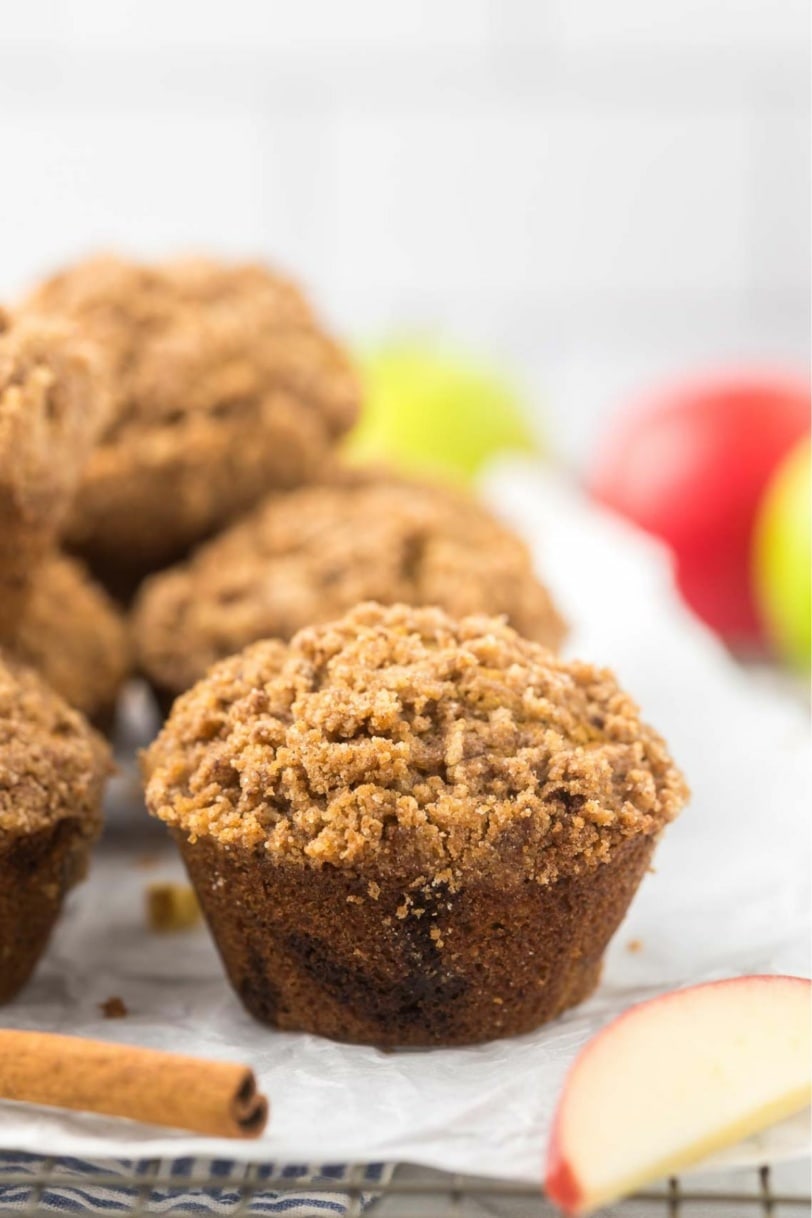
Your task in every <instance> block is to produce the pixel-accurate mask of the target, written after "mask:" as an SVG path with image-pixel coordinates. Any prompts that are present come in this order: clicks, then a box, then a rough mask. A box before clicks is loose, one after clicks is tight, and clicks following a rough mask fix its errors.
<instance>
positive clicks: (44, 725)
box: [0, 652, 112, 1002]
mask: <svg viewBox="0 0 812 1218" xmlns="http://www.w3.org/2000/svg"><path fill="white" fill-rule="evenodd" d="M111 770H112V763H111V758H110V753H109V750H108V748H107V746H106V744H105V743H104V741H103V740H102V739H101V737H100V736H98V735H97V734H96V733H95V732H94V731H93V729H92V728H91V727H89V726H88V724H87V723H86V722H85V720H84V719H83V717H82V716H81V715H80V714H79V712H78V711H74V710H71V709H70V708H69V707H68V705H67V704H66V703H65V702H63V700H62V699H61V698H60V697H59V695H58V694H56V693H54V692H53V690H51V689H50V688H49V686H48V685H46V683H45V682H44V681H43V679H42V678H41V677H40V676H39V675H38V674H37V673H35V672H34V671H33V670H32V669H30V668H28V667H26V666H25V665H23V664H21V663H20V662H19V661H18V660H16V659H14V658H12V657H10V656H9V655H7V654H5V653H2V652H0V1002H5V1001H7V1000H8V999H9V998H12V997H13V996H14V994H15V993H16V992H17V991H18V989H19V988H20V987H21V986H22V985H23V984H24V983H25V981H26V980H27V979H28V977H29V976H30V974H31V972H32V971H33V969H34V967H35V965H36V963H37V960H38V959H39V957H40V955H41V954H42V952H43V950H44V948H45V946H46V944H47V941H48V937H49V935H50V932H51V928H52V927H53V924H54V922H55V921H56V919H57V917H58V914H59V911H60V909H61V905H62V899H63V897H64V895H65V893H66V891H67V890H68V888H70V887H71V885H73V884H75V883H76V882H77V881H78V880H79V879H81V878H82V876H83V875H84V873H85V870H86V867H87V859H88V854H89V850H90V846H91V844H92V842H93V841H94V839H95V838H96V837H97V836H98V834H99V831H100V829H101V798H102V792H103V788H104V783H105V780H106V778H107V776H108V774H109V773H110V772H111Z"/></svg>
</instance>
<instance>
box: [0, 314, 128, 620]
mask: <svg viewBox="0 0 812 1218" xmlns="http://www.w3.org/2000/svg"><path fill="white" fill-rule="evenodd" d="M109 410H110V397H109V394H108V392H107V380H106V365H105V362H104V358H103V354H102V352H101V351H100V350H99V348H98V347H97V346H95V345H94V344H93V343H90V342H88V341H86V340H85V339H84V338H83V337H82V335H81V333H79V332H78V331H77V329H76V327H74V326H71V325H70V324H69V323H66V322H63V321H55V320H53V319H49V318H43V317H39V316H37V315H36V314H30V315H28V316H25V317H12V316H11V315H10V314H8V313H5V312H3V311H2V310H0V641H7V640H8V639H9V638H10V637H11V636H13V634H14V632H15V631H16V629H17V626H18V623H19V621H20V619H21V617H22V615H23V613H24V611H25V605H26V600H27V598H28V595H29V591H30V588H31V579H32V575H33V572H34V571H36V569H37V567H38V565H39V563H40V562H41V561H42V560H43V558H44V557H45V555H46V554H47V553H48V551H49V550H50V549H51V548H52V546H53V544H54V540H55V538H56V535H57V533H58V531H59V529H60V528H61V527H62V525H63V523H64V520H65V516H66V514H67V512H68V510H69V508H70V504H71V501H72V499H73V495H74V493H75V491H76V487H77V485H78V482H79V479H80V476H81V474H82V471H83V469H84V467H85V463H86V461H87V460H88V457H89V454H90V451H91V448H92V446H93V444H94V442H95V440H96V437H97V436H98V434H99V432H100V430H101V428H102V427H103V425H104V424H105V422H106V420H107V417H108V414H109Z"/></svg>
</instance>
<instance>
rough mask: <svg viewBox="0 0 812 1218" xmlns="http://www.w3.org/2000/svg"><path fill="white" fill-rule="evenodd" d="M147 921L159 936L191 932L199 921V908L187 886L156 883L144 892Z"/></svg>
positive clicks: (192, 891) (190, 888) (189, 887)
mask: <svg viewBox="0 0 812 1218" xmlns="http://www.w3.org/2000/svg"><path fill="white" fill-rule="evenodd" d="M146 897H147V921H148V923H149V928H150V930H153V931H156V932H157V933H159V934H164V933H170V932H173V931H179V930H191V928H192V927H193V926H197V924H198V923H199V922H200V920H201V913H200V906H199V905H198V903H197V897H196V896H195V892H194V889H193V888H192V887H191V886H190V885H189V884H177V883H174V882H171V881H166V880H163V881H156V882H155V883H153V884H150V885H149V886H148V887H147V890H146Z"/></svg>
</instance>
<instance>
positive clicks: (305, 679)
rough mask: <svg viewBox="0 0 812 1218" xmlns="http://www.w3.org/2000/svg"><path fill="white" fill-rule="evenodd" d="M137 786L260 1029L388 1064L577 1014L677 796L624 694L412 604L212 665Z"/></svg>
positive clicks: (535, 650)
mask: <svg viewBox="0 0 812 1218" xmlns="http://www.w3.org/2000/svg"><path fill="white" fill-rule="evenodd" d="M144 767H145V774H146V776H147V787H146V798H147V805H148V808H149V810H150V811H151V812H152V814H153V815H155V816H157V817H159V818H160V819H162V820H164V821H165V822H166V823H167V824H169V825H170V826H171V828H172V830H173V832H174V834H175V836H176V838H177V840H178V841H179V843H180V847H181V850H182V852H183V855H184V858H185V860H186V864H187V868H188V870H189V873H190V876H191V878H192V880H193V882H194V883H195V886H196V888H197V891H198V895H199V898H200V901H201V904H202V906H203V908H204V911H205V912H206V915H207V918H208V919H209V922H210V925H211V927H212V931H213V934H214V936H215V939H216V941H217V943H218V946H219V949H220V952H221V954H222V956H223V958H224V961H225V963H226V968H227V971H228V973H229V976H230V977H231V979H232V981H233V983H234V985H235V987H236V988H237V991H238V993H239V994H240V996H241V997H242V998H243V1001H244V1002H245V1003H246V1005H247V1006H248V1008H249V1010H251V1011H253V1013H254V1014H257V1015H258V1016H259V1017H260V1018H264V1019H267V1020H268V1021H270V1022H272V1023H275V1024H277V1025H278V1026H281V1027H297V1028H303V1029H306V1030H309V1031H313V1032H319V1033H322V1034H324V1035H328V1036H337V1037H339V1038H341V1039H348V1040H360V1041H371V1042H372V1043H377V1044H382V1045H391V1044H461V1043H469V1042H474V1041H478V1040H484V1039H488V1038H490V1037H493V1036H505V1035H513V1034H516V1033H518V1032H523V1031H527V1030H529V1029H530V1028H531V1027H534V1026H536V1024H538V1023H539V1022H541V1021H543V1020H544V1019H548V1018H551V1017H552V1016H553V1015H555V1014H557V1013H558V1012H559V1011H561V1010H562V1009H564V1007H566V1006H568V1005H570V1004H571V1003H572V1002H576V1001H580V999H581V998H583V997H584V996H585V994H586V993H588V992H589V990H590V989H591V988H592V987H593V986H594V984H595V983H596V982H597V978H598V973H599V968H600V958H601V955H602V953H603V950H604V948H605V946H606V943H607V942H608V939H609V938H610V936H611V934H612V933H613V931H614V929H615V928H616V926H617V924H618V923H619V921H620V919H621V918H622V916H623V914H624V912H625V910H626V907H627V905H628V902H629V900H630V899H631V896H632V895H633V892H634V890H635V888H636V886H637V884H638V882H639V880H640V878H641V876H642V874H643V872H644V870H645V868H646V866H647V865H648V861H649V859H650V856H651V852H652V850H653V848H654V844H655V841H656V839H657V837H658V835H659V834H660V832H661V831H662V829H663V827H664V826H665V825H666V824H667V823H668V821H670V820H671V819H673V817H674V816H676V815H677V813H678V811H679V809H680V807H681V806H682V804H683V803H684V800H685V798H686V795H687V791H686V787H685V783H684V780H683V778H682V776H681V774H680V773H679V771H678V770H677V769H676V767H675V766H674V764H673V762H672V761H671V758H670V757H669V755H668V752H667V749H666V747H665V745H664V743H663V741H662V740H661V739H660V737H659V736H658V735H657V734H656V733H655V732H653V731H652V730H651V729H650V728H648V727H646V726H645V725H644V724H643V723H642V722H641V721H640V717H639V712H638V710H637V707H636V706H635V705H634V703H633V702H632V701H631V699H630V698H628V696H627V695H625V694H624V693H623V692H622V691H621V690H620V689H619V688H618V686H617V684H616V682H615V680H614V678H613V676H612V675H611V673H609V672H607V671H606V670H601V669H596V668H594V667H592V666H591V665H587V664H582V663H577V662H566V661H564V660H561V659H559V658H558V657H556V656H555V655H554V653H553V652H551V651H549V650H547V649H546V648H544V647H542V646H540V645H539V644H536V643H533V642H531V641H529V640H526V639H523V638H521V637H520V636H519V635H517V634H516V633H515V631H513V630H511V629H510V627H508V626H507V625H505V623H504V622H503V621H501V620H499V619H493V618H486V617H469V618H465V619H463V620H462V621H455V620H454V619H452V618H450V617H449V616H448V615H446V614H445V613H443V612H441V611H440V610H438V609H413V608H408V607H406V606H403V605H396V606H392V607H390V608H383V607H381V606H380V605H375V604H367V605H361V606H359V607H357V608H356V609H355V610H353V611H352V612H351V613H349V614H347V615H346V616H345V617H344V618H342V619H340V620H339V621H337V622H333V623H330V624H327V625H324V626H320V627H312V628H309V629H307V630H303V631H301V632H300V633H299V634H297V635H296V636H295V637H294V639H293V640H292V641H291V643H290V644H289V645H287V646H285V645H284V644H282V643H280V642H279V641H276V640H270V641H264V642H261V643H257V644H254V645H253V646H252V647H249V648H247V649H246V650H245V651H243V652H242V653H240V654H239V655H237V656H234V657H232V658H231V659H229V660H225V661H223V662H222V663H220V664H219V665H217V666H215V668H214V669H213V670H212V671H211V672H210V673H209V675H208V676H207V677H206V678H205V679H204V680H203V681H201V682H200V683H199V684H198V685H196V686H195V687H194V688H193V689H191V690H190V691H189V692H187V693H186V694H184V695H182V696H181V697H180V698H179V699H178V700H177V702H176V703H175V706H174V708H173V711H172V714H171V715H170V718H169V720H168V722H167V723H166V725H165V726H164V729H163V731H162V732H161V734H160V735H159V737H158V739H157V740H156V741H155V742H154V744H153V745H152V747H151V748H150V749H149V750H148V752H147V754H146V756H145V759H144Z"/></svg>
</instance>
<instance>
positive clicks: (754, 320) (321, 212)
mask: <svg viewBox="0 0 812 1218" xmlns="http://www.w3.org/2000/svg"><path fill="white" fill-rule="evenodd" d="M808 93H809V6H808V4H807V3H806V0H778V2H776V0H737V2H736V3H731V2H730V0H661V2H659V3H651V0H611V3H610V2H607V0H439V2H438V0H435V2H431V0H387V2H386V3H379V2H378V3H376V2H375V0H343V2H342V3H331V2H330V0H296V3H287V4H277V3H268V2H264V0H229V3H227V4H220V3H207V2H201V0H137V2H136V0H115V2H114V3H110V2H109V0H27V2H26V3H25V4H18V5H6V6H4V9H3V15H2V50H0V112H1V113H2V116H3V117H2V119H0V156H1V157H2V165H3V192H2V226H0V293H2V295H3V296H5V297H7V296H9V295H11V294H13V293H14V292H16V291H17V290H18V289H19V288H20V287H22V286H23V285H25V284H26V283H28V282H30V281H31V279H32V278H33V277H34V276H35V275H36V274H38V273H39V272H40V271H42V270H44V269H47V268H49V267H51V266H53V265H55V264H58V263H59V262H61V261H64V260H66V259H68V258H72V257H75V256H76V255H77V254H79V253H80V252H83V251H85V250H88V249H91V248H94V247H98V246H100V245H101V246H118V247H124V248H126V249H129V250H132V251H134V252H137V253H141V254H154V253H162V252H165V251H168V250H175V249H176V248H177V247H189V246H192V247H205V248H211V249H220V250H225V251H229V252H241V253H255V252H261V253H262V254H263V255H266V256H267V257H268V258H271V259H274V260H276V261H278V262H279V263H281V264H283V265H285V266H288V267H290V268H292V269H294V270H295V271H296V273H297V274H299V275H300V276H301V277H302V278H303V279H304V280H305V281H306V283H307V284H308V286H309V287H310V288H311V290H312V293H313V295H314V296H315V298H316V299H317V300H318V301H319V303H320V304H321V306H322V308H323V309H324V310H326V312H327V313H328V314H329V316H330V318H331V320H332V321H333V323H334V324H335V325H336V326H337V327H338V328H339V329H340V330H341V331H343V332H344V333H345V334H347V335H348V336H349V337H351V338H355V339H357V340H363V341H366V340H369V339H374V338H376V337H378V336H381V335H387V334H389V333H390V332H392V331H399V330H403V329H406V330H409V329H418V330H433V331H439V332H441V333H444V334H447V335H449V336H451V337H452V338H454V339H457V340H459V341H460V342H462V343H464V344H465V345H466V347H468V348H471V349H474V350H476V351H482V352H484V353H487V354H488V355H491V356H493V357H494V358H495V359H496V360H497V361H499V362H500V363H501V364H503V365H505V366H506V367H508V368H509V369H510V370H511V372H513V373H514V375H515V376H516V377H517V378H518V379H520V381H521V382H522V384H523V385H524V386H526V389H527V392H528V397H529V399H530V400H531V401H532V402H533V403H534V404H535V405H536V407H537V409H538V410H539V411H543V412H544V415H545V417H546V418H547V420H548V424H547V430H548V431H549V433H550V436H551V439H552V440H553V442H554V444H555V447H556V448H557V449H558V450H559V451H560V452H561V453H562V454H563V455H564V456H565V457H566V458H567V459H569V460H572V461H574V462H579V461H582V460H584V458H585V457H586V455H587V453H588V450H589V447H590V443H591V440H592V436H593V431H594V428H595V426H596V424H597V423H598V422H599V421H600V420H601V417H602V416H605V415H607V414H608V412H609V411H611V410H612V409H613V408H614V407H617V406H622V405H623V404H624V402H625V400H626V399H627V398H628V396H629V394H630V393H634V392H636V391H637V390H638V389H639V388H640V387H641V386H645V385H646V384H648V383H650V382H652V381H655V380H658V379H660V378H661V377H662V376H663V375H667V374H671V373H674V372H678V373H679V372H682V371H684V370H685V369H686V368H689V369H692V368H695V367H699V368H702V367H704V366H707V365H712V366H716V365H718V364H719V363H720V362H721V363H729V362H731V361H736V362H740V361H742V360H745V361H747V362H748V363H757V364H762V363H768V364H770V365H774V364H776V363H777V364H780V365H782V366H787V365H788V366H789V367H790V368H800V369H801V370H805V369H806V365H807V362H808V357H809V179H810V132H809V105H808Z"/></svg>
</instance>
